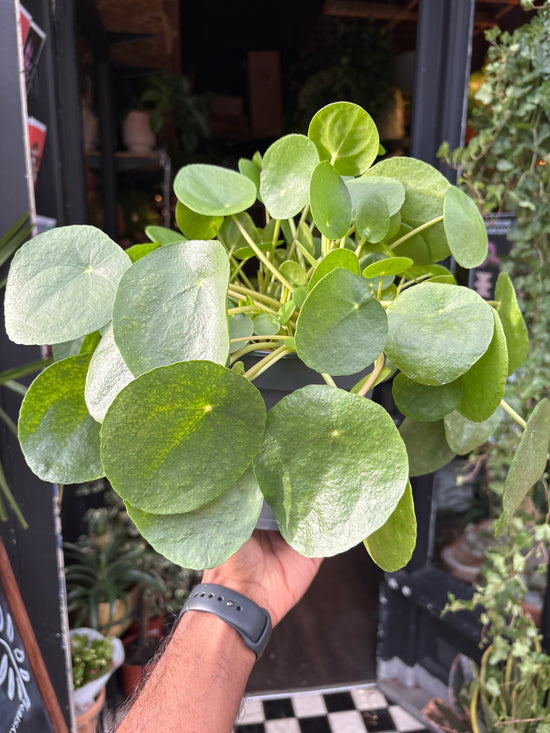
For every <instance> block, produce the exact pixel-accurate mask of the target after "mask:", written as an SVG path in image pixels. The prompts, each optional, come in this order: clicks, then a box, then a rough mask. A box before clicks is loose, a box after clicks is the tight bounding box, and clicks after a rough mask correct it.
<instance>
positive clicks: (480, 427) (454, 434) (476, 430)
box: [444, 408, 502, 456]
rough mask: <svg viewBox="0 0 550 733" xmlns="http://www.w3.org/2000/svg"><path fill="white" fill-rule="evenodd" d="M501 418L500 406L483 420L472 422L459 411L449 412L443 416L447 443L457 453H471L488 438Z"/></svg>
mask: <svg viewBox="0 0 550 733" xmlns="http://www.w3.org/2000/svg"><path fill="white" fill-rule="evenodd" d="M501 420H502V409H500V408H499V409H497V410H495V412H494V413H493V414H492V415H491V417H489V418H487V420H484V421H483V422H473V421H472V420H468V418H466V417H464V416H463V415H461V414H460V413H459V412H456V411H455V412H451V413H449V414H448V415H446V417H445V418H444V423H445V437H446V440H447V443H448V444H449V447H450V448H451V450H454V452H455V453H457V454H458V455H461V456H463V455H466V454H467V453H471V452H472V451H473V450H475V449H476V448H477V447H478V446H480V445H482V444H483V443H485V442H486V441H487V440H489V438H490V437H491V435H492V434H493V433H494V432H495V430H496V429H497V427H498V425H499V423H500V421H501Z"/></svg>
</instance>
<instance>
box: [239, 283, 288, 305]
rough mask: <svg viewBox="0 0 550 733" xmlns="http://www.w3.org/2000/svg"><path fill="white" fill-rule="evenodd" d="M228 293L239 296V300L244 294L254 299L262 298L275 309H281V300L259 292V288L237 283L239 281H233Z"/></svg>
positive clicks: (263, 301) (261, 299) (262, 300)
mask: <svg viewBox="0 0 550 733" xmlns="http://www.w3.org/2000/svg"><path fill="white" fill-rule="evenodd" d="M227 294H228V295H229V296H230V297H232V298H237V300H240V299H241V298H242V297H243V296H245V297H246V296H248V297H249V298H252V300H260V301H261V302H262V303H267V305H270V306H271V307H272V308H274V309H275V310H279V308H280V306H281V304H280V303H279V301H278V300H275V298H270V297H269V295H265V293H259V292H258V291H257V290H253V289H250V288H245V287H243V286H242V285H237V283H231V284H230V285H229V290H228V291H227Z"/></svg>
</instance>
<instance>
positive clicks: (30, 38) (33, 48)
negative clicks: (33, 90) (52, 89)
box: [23, 20, 46, 88]
mask: <svg viewBox="0 0 550 733" xmlns="http://www.w3.org/2000/svg"><path fill="white" fill-rule="evenodd" d="M45 42H46V34H45V33H44V31H43V30H42V29H41V28H39V26H38V25H37V24H36V23H35V22H34V21H33V20H31V22H30V25H29V29H28V31H27V37H26V39H25V43H24V45H23V62H24V65H25V79H26V82H27V88H28V86H29V85H30V83H31V81H32V79H33V76H34V74H35V73H36V67H37V66H38V60H39V58H40V54H41V53H42V49H43V48H44V43H45Z"/></svg>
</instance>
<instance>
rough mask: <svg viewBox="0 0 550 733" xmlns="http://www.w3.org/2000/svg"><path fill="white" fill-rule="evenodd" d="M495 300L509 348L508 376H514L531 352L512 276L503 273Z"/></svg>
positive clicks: (496, 290)
mask: <svg viewBox="0 0 550 733" xmlns="http://www.w3.org/2000/svg"><path fill="white" fill-rule="evenodd" d="M495 300H496V301H497V309H498V314H499V316H500V320H501V321H502V327H503V328H504V334H505V336H506V345H507V348H508V376H510V374H513V373H514V372H515V371H516V370H517V369H519V367H520V366H521V365H522V364H523V362H524V361H525V358H526V357H527V353H528V351H529V335H528V333H527V326H526V325H525V321H524V320H523V316H522V314H521V311H520V309H519V306H518V302H517V299H516V293H515V290H514V286H513V284H512V281H511V280H510V276H509V275H508V273H507V272H501V273H500V274H499V276H498V279H497V284H496V287H495Z"/></svg>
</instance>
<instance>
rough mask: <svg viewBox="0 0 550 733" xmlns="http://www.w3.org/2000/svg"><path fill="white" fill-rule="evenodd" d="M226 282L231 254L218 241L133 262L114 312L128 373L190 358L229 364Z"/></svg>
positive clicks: (184, 244)
mask: <svg viewBox="0 0 550 733" xmlns="http://www.w3.org/2000/svg"><path fill="white" fill-rule="evenodd" d="M228 281H229V261H228V258H227V254H226V252H225V249H224V247H223V245H222V244H220V242H216V241H199V240H196V241H195V240H190V241H189V242H181V243H177V244H171V245H167V246H166V247H161V248H160V249H157V250H156V251H155V252H151V254H150V255H148V256H147V257H145V258H144V259H142V260H139V261H138V262H136V263H134V264H133V265H132V267H131V268H130V269H129V270H128V271H127V272H126V273H125V275H124V277H123V278H122V280H121V282H120V286H119V289H118V293H117V296H116V300H115V307H114V310H113V330H114V335H115V341H116V344H117V346H118V348H119V349H120V353H121V354H122V357H123V359H124V361H125V362H126V364H127V365H128V368H129V369H130V371H131V372H132V373H133V374H135V375H136V376H137V375H138V374H142V373H143V372H146V371H148V370H149V369H152V368H153V367H156V366H162V365H165V364H173V363H174V362H177V361H186V360H191V359H206V360H210V361H215V362H217V363H219V364H225V362H226V359H227V355H228V353H229V329H228V327H227V315H226V309H225V306H226V296H227V285H228Z"/></svg>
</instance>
